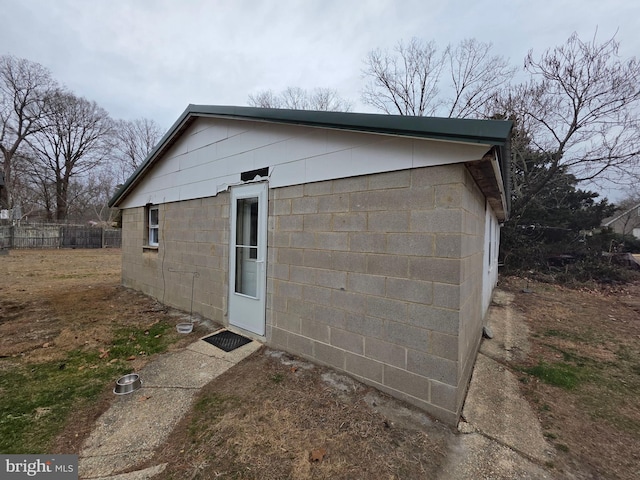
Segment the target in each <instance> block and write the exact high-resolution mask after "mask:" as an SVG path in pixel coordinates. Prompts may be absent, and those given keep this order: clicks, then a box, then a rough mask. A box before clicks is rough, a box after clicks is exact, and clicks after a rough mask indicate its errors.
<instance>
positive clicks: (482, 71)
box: [446, 39, 516, 118]
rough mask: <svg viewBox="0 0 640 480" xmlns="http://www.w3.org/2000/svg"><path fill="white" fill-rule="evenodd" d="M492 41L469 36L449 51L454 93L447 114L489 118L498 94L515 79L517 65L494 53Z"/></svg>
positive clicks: (450, 115)
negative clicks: (511, 64) (488, 41)
mask: <svg viewBox="0 0 640 480" xmlns="http://www.w3.org/2000/svg"><path fill="white" fill-rule="evenodd" d="M491 48H492V45H491V43H484V42H479V41H477V40H475V39H467V40H463V41H461V42H460V44H459V45H458V46H457V47H456V48H450V49H449V50H448V55H447V56H448V59H449V67H450V75H451V87H452V89H453V96H452V98H451V100H449V101H448V102H446V105H449V109H448V112H447V116H448V117H456V118H467V117H475V118H481V117H486V116H487V114H488V112H489V108H490V107H491V106H492V102H493V101H494V100H495V96H496V95H497V94H498V92H500V91H501V89H503V88H504V87H505V86H506V85H507V84H508V83H509V82H510V81H511V79H512V78H513V75H514V74H515V71H516V69H515V67H512V66H510V65H509V63H508V62H507V61H506V60H505V59H504V58H503V57H501V56H499V55H491Z"/></svg>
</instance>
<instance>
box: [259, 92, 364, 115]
mask: <svg viewBox="0 0 640 480" xmlns="http://www.w3.org/2000/svg"><path fill="white" fill-rule="evenodd" d="M248 103H249V105H250V106H252V107H260V108H290V109H293V110H321V111H328V112H349V111H351V109H352V108H353V105H352V103H351V102H350V101H348V100H345V99H344V98H342V97H341V96H340V95H339V94H338V91H337V90H335V89H332V88H315V89H313V90H311V91H309V90H305V89H303V88H300V87H287V88H286V89H284V90H283V91H282V92H280V93H275V92H274V91H273V90H263V91H260V92H258V93H256V94H250V95H249V100H248Z"/></svg>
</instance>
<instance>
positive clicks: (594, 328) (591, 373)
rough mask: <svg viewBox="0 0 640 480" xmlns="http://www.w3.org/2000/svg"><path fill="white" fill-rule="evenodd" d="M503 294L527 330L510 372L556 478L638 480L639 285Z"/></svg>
mask: <svg viewBox="0 0 640 480" xmlns="http://www.w3.org/2000/svg"><path fill="white" fill-rule="evenodd" d="M501 288H502V289H505V290H508V291H510V292H512V293H514V294H515V300H514V306H515V308H517V309H518V310H519V311H520V313H521V314H522V316H523V317H524V319H525V321H526V325H527V327H528V329H529V339H530V345H531V351H530V352H529V355H528V358H527V360H526V361H525V362H521V363H516V364H513V365H510V367H511V368H512V369H513V370H514V371H516V372H520V375H521V378H520V380H521V382H522V383H521V387H522V391H523V392H524V394H525V397H526V398H527V399H528V400H529V402H530V404H531V405H532V406H533V407H534V409H535V410H536V411H537V412H538V416H539V419H540V422H541V424H542V427H543V429H544V435H545V437H546V438H547V440H548V441H549V442H550V443H551V444H552V445H554V446H555V447H556V450H557V457H556V460H555V461H554V470H555V471H556V472H560V473H564V474H565V475H566V476H567V477H569V478H580V479H582V478H589V479H591V478H593V479H596V478H597V479H599V478H613V479H629V480H631V479H636V478H640V450H639V449H638V445H640V401H639V400H638V394H640V285H639V284H630V285H622V286H608V287H604V288H602V287H593V286H592V287H582V288H564V287H562V286H558V285H549V284H544V283H536V282H527V281H526V280H524V279H521V278H506V279H502V280H501ZM523 370H524V371H523ZM543 377H544V378H545V380H543Z"/></svg>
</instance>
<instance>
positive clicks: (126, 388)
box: [113, 373, 142, 395]
mask: <svg viewBox="0 0 640 480" xmlns="http://www.w3.org/2000/svg"><path fill="white" fill-rule="evenodd" d="M141 386H142V380H140V375H138V374H137V373H130V374H128V375H124V376H123V377H120V378H119V379H118V380H117V381H116V386H115V388H114V389H113V393H115V394H116V395H126V394H127V393H131V392H135V391H136V390H138V389H139V388H140V387H141Z"/></svg>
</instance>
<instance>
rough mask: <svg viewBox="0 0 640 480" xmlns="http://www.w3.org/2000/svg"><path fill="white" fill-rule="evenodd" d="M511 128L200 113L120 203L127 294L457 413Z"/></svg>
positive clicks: (500, 204) (504, 204) (502, 214)
mask: <svg viewBox="0 0 640 480" xmlns="http://www.w3.org/2000/svg"><path fill="white" fill-rule="evenodd" d="M510 131H511V123H510V122H506V121H493V120H491V121H489V120H486V121H485V120H459V119H441V118H427V117H404V116H392V115H376V114H356V113H336V112H315V111H296V110H283V109H260V108H250V107H228V106H202V105H190V106H189V107H188V108H187V109H186V110H185V112H184V113H183V114H182V115H181V116H180V118H179V119H178V120H177V121H176V122H175V124H174V125H173V126H172V127H171V129H170V130H169V131H168V132H167V134H166V135H165V136H164V137H163V139H162V140H161V141H160V142H159V144H158V145H157V146H156V148H155V149H154V151H153V152H152V153H151V154H150V155H149V157H148V158H147V159H146V161H145V162H144V164H143V165H141V166H140V168H138V170H137V171H136V172H135V173H134V174H133V175H132V176H131V178H129V180H128V181H127V182H126V184H125V185H123V186H122V188H121V189H120V190H119V191H118V192H117V193H116V194H115V196H114V197H113V198H112V200H111V205H112V206H115V207H118V208H120V209H121V210H122V229H123V236H122V255H123V269H122V282H123V284H124V285H125V286H127V287H131V288H134V289H137V290H140V291H141V292H144V293H145V294H148V295H150V296H153V297H155V298H157V299H159V300H160V301H162V302H163V303H165V304H168V305H171V306H174V307H177V308H182V309H189V308H191V305H193V310H194V311H195V312H197V313H199V314H201V315H203V316H204V317H207V318H210V319H212V320H214V321H216V322H219V323H220V324H222V325H225V326H227V327H229V328H230V329H234V330H236V331H238V332H239V333H243V334H245V335H248V336H251V337H252V338H255V339H258V340H260V341H262V342H264V343H265V344H267V345H269V346H271V347H273V348H277V349H282V350H285V351H287V352H290V353H293V354H296V355H300V356H302V357H304V358H307V359H309V360H311V361H314V362H317V363H320V364H325V365H329V366H331V367H334V368H336V369H338V370H341V371H343V372H345V373H347V374H348V375H351V376H353V377H354V378H356V379H358V380H360V381H362V382H364V383H367V384H369V385H372V386H374V387H376V388H378V389H380V390H382V391H385V392H387V393H389V394H391V395H394V396H396V397H398V398H401V399H403V400H406V401H408V402H410V403H412V404H414V405H417V406H419V407H421V408H423V409H424V410H426V411H427V412H429V413H430V414H432V415H433V416H435V417H436V418H439V419H441V420H443V421H445V422H448V423H451V424H454V423H455V422H456V421H457V420H458V418H459V415H460V411H461V408H462V404H463V401H464V398H465V394H466V389H467V385H468V382H469V379H470V375H471V371H472V367H473V364H474V361H475V357H476V353H477V350H478V346H479V343H480V339H481V334H482V326H483V320H484V316H485V314H486V312H487V309H488V306H489V302H490V299H491V293H492V290H493V288H494V286H495V284H496V282H497V258H498V244H499V223H500V222H501V221H503V220H504V219H505V218H506V216H507V214H508V198H509V191H508V181H507V179H508V176H507V172H508V151H507V150H508V139H509V135H510Z"/></svg>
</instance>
